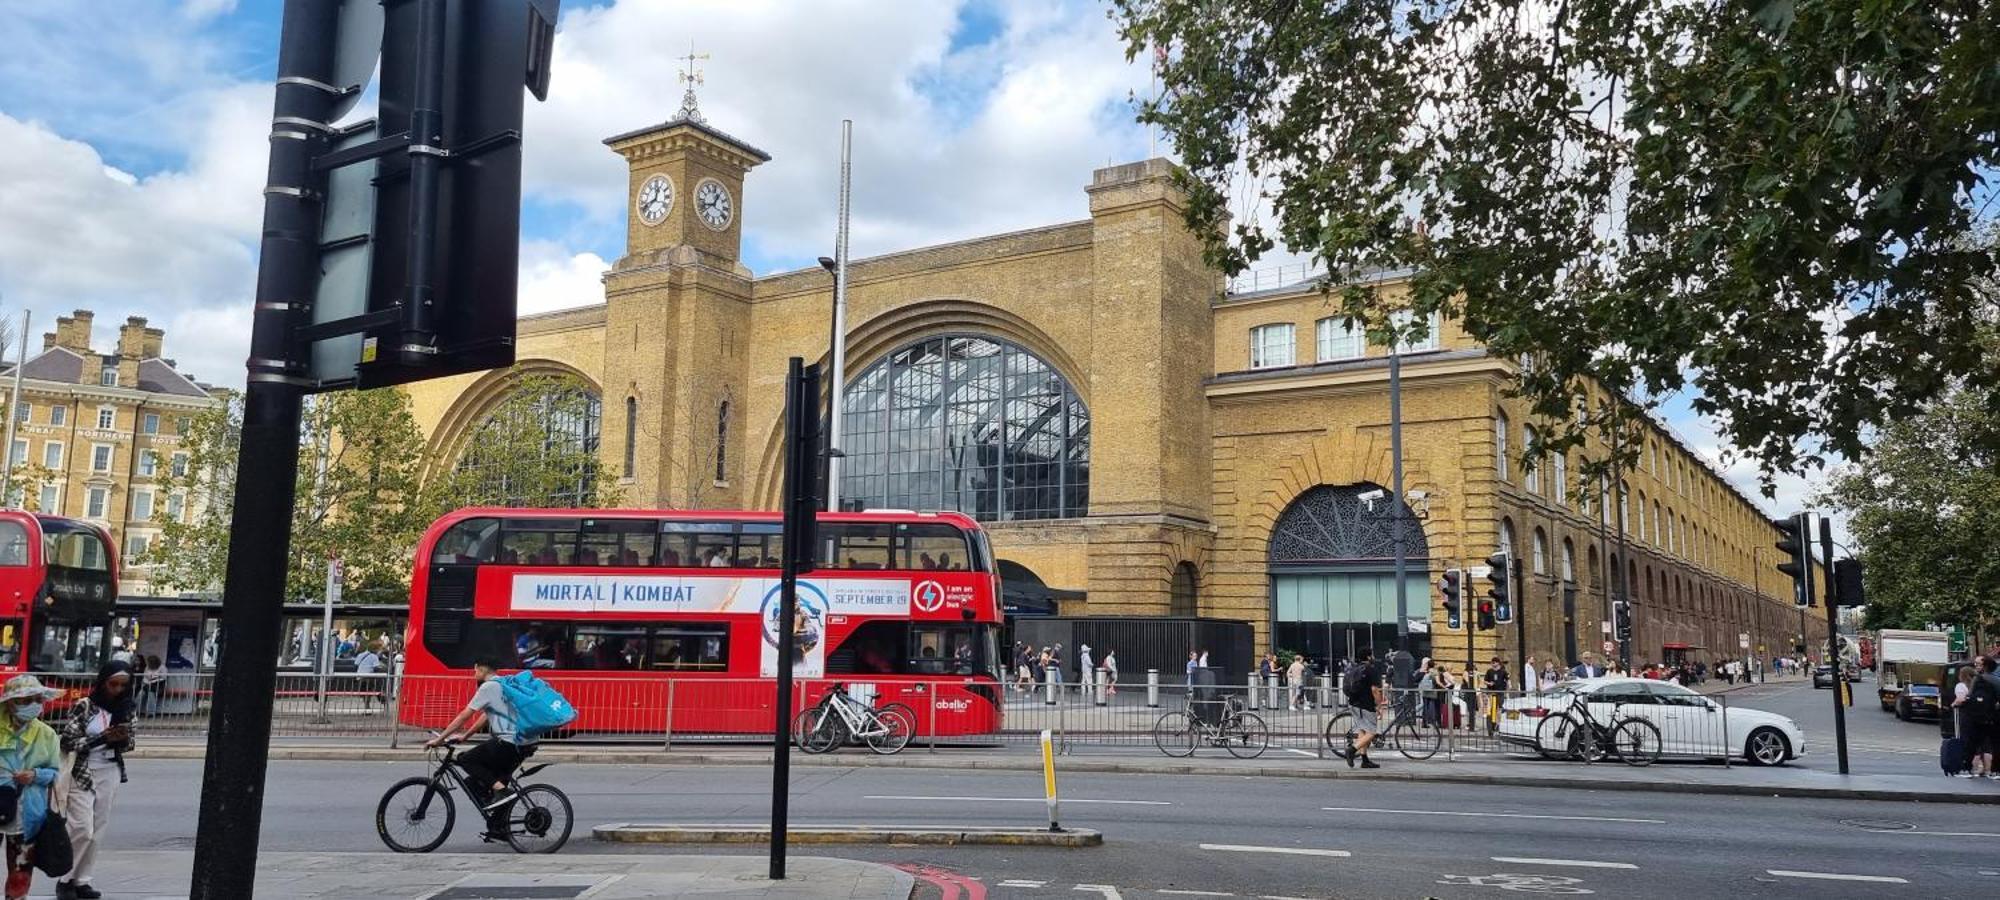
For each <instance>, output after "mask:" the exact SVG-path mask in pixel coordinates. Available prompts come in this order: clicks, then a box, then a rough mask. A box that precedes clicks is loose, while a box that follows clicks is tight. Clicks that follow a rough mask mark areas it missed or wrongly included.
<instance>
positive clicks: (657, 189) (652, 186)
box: [633, 175, 674, 225]
mask: <svg viewBox="0 0 2000 900" xmlns="http://www.w3.org/2000/svg"><path fill="white" fill-rule="evenodd" d="M633 206H634V208H635V209H637V210H638V212H639V221H641V222H644V223H646V224H648V225H658V224H660V223H661V222H665V221H666V220H667V211H668V210H671V209H673V208H674V183H673V181H671V180H670V179H668V178H667V176H665V175H655V176H653V177H651V178H648V179H646V183H645V184H642V185H639V197H638V200H637V202H635V203H634V204H633Z"/></svg>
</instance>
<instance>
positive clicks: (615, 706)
mask: <svg viewBox="0 0 2000 900" xmlns="http://www.w3.org/2000/svg"><path fill="white" fill-rule="evenodd" d="M40 677H41V678H42V679H43V681H44V682H45V683H47V684H50V685H51V686H54V687H60V688H63V689H64V690H65V691H67V692H71V693H81V692H87V691H88V690H89V688H90V679H89V678H88V677H85V676H78V675H75V674H55V675H43V676H40ZM550 680H551V681H552V682H553V683H554V684H555V685H556V687H557V688H558V689H559V690H561V691H562V692H563V694H564V695H565V696H566V697H568V698H569V699H570V701H571V702H572V703H574V704H575V705H576V706H577V710H578V720H577V722H576V724H575V726H574V728H573V729H571V730H570V731H569V732H566V733H564V734H558V735H554V736H551V737H550V740H552V741H569V742H576V743H597V742H612V743H626V744H642V745H649V746H657V747H672V746H675V745H679V744H688V743H699V742H709V743H723V742H729V743H739V744H752V743H760V742H762V741H764V740H766V739H767V736H768V735H769V734H770V733H771V730H772V727H773V726H774V725H775V724H776V722H775V710H776V702H775V701H776V692H775V690H774V683H773V682H772V681H771V680H769V679H746V678H727V677H709V676H698V677H680V678H676V679H674V680H672V681H668V680H663V679H649V678H629V677H628V678H611V677H588V676H571V675H555V676H552V677H551V679H550ZM836 681H838V682H839V683H843V684H845V685H847V687H848V689H849V690H850V692H851V693H854V694H855V695H857V696H860V697H862V698H864V699H868V700H870V701H871V702H874V703H877V704H888V703H900V704H902V705H904V706H906V707H908V708H909V710H910V711H911V713H912V714H913V716H914V718H915V719H916V721H917V730H916V735H915V737H914V739H913V741H912V746H913V747H916V748H920V749H921V748H939V747H976V746H986V747H992V746H996V745H1009V744H1021V745H1027V744H1032V743H1035V742H1036V741H1037V739H1038V736H1039V734H1040V733H1041V731H1042V730H1043V729H1048V730H1049V731H1050V732H1052V733H1053V734H1054V735H1055V736H1056V739H1057V741H1058V743H1059V744H1060V745H1061V746H1063V747H1065V748H1068V749H1069V750H1070V751H1072V752H1074V751H1076V750H1078V749H1080V748H1089V747H1110V748H1133V749H1136V748H1142V747H1152V746H1154V745H1155V744H1156V743H1157V740H1158V739H1157V738H1156V736H1155V733H1156V731H1157V730H1158V729H1159V726H1160V723H1161V719H1162V717H1163V716H1167V715H1168V714H1169V713H1182V712H1189V713H1195V714H1199V715H1202V716H1205V717H1206V716H1210V714H1211V712H1212V709H1218V708H1225V707H1227V708H1234V709H1236V710H1238V711H1239V714H1240V715H1241V716H1242V721H1246V722H1248V721H1254V722H1256V723H1259V724H1261V727H1262V730H1263V731H1264V733H1266V734H1267V735H1268V747H1269V748H1271V749H1272V750H1274V751H1279V753H1278V755H1279V756H1281V757H1283V758H1285V759H1292V760H1296V759H1301V758H1303V755H1311V756H1315V757H1323V756H1326V755H1328V753H1329V742H1328V740H1327V732H1328V728H1329V723H1331V722H1333V721H1334V720H1335V718H1336V717H1338V716H1340V715H1341V714H1342V713H1345V712H1348V711H1349V702H1348V699H1347V697H1346V696H1345V694H1344V692H1343V691H1342V690H1341V688H1340V686H1339V683H1338V682H1337V680H1336V679H1333V678H1329V677H1315V678H1311V679H1308V680H1307V681H1305V682H1304V683H1302V684H1298V685H1292V684H1287V683H1284V682H1282V681H1276V682H1273V681H1266V682H1263V683H1258V684H1252V683H1251V682H1250V681H1249V680H1248V679H1247V678H1246V679H1245V681H1244V683H1243V684H1240V685H1226V686H1215V687H1202V688H1191V687H1190V686H1189V685H1188V684H1187V683H1186V682H1185V681H1184V680H1175V681H1166V680H1163V679H1160V678H1158V677H1149V678H1148V679H1147V680H1145V681H1120V682H1111V681H1109V680H1104V681H1098V680H1093V681H1092V682H1091V683H1088V684H1081V683H1075V682H1071V683H1061V682H1045V683H1041V684H1037V685H1035V686H1033V687H1032V688H1028V689H1022V688H1019V687H1016V686H1014V685H1011V684H1001V685H979V686H976V687H968V686H967V685H966V684H965V682H964V680H963V679H944V680H938V681H902V680H896V681H883V680H873V681H871V680H870V679H869V678H868V676H860V675H856V676H846V677H842V678H840V679H837V680H827V679H813V680H800V681H799V682H798V683H797V685H796V686H795V687H794V691H795V694H794V696H793V704H792V705H793V709H795V710H802V709H805V708H807V707H809V706H811V705H812V704H815V703H817V702H819V700H820V699H821V698H822V697H823V696H825V694H826V692H827V690H828V688H829V687H830V686H831V685H832V684H834V683H836ZM474 687H475V685H474V684H473V682H472V679H471V678H469V677H466V676H464V675H453V676H391V675H387V674H376V675H354V674H342V675H337V676H334V677H332V678H330V679H321V678H320V677H319V676H317V675H312V674H281V675H279V676H278V678H277V681H276V684H275V689H274V693H275V697H274V704H273V708H272V722H271V736H272V737H273V738H274V739H278V740H296V739H307V738H318V739H333V740H338V741H343V742H349V741H357V740H358V741H362V742H364V743H366V744H376V743H377V742H379V743H381V744H386V745H388V746H398V745H407V744H408V743H409V742H410V741H412V740H416V739H420V738H421V737H422V736H423V735H424V734H425V733H426V732H427V731H428V730H434V729H437V728H440V727H442V726H443V725H445V724H446V723H448V722H449V721H450V720H451V719H452V718H453V717H454V716H456V715H457V714H458V712H459V711H460V710H462V709H464V708H465V705H466V703H467V702H468V701H469V700H470V699H471V696H472V692H473V689H474ZM1643 687H1645V688H1647V689H1645V690H1624V691H1622V692H1619V693H1616V694H1599V695H1595V696H1593V697H1592V698H1591V699H1590V701H1589V702H1588V703H1586V704H1583V707H1582V708H1579V705H1578V701H1577V695H1576V694H1574V693H1573V692H1571V691H1569V690H1566V689H1560V688H1559V689H1557V690H1555V691H1546V692H1543V691H1531V692H1520V691H1507V692H1492V691H1484V690H1479V689H1476V688H1458V689H1454V690H1442V689H1432V690H1419V689H1410V690H1398V691H1390V692H1389V697H1390V699H1389V707H1388V708H1386V709H1385V710H1383V711H1381V713H1380V714H1379V720H1380V723H1381V725H1382V727H1384V728H1390V727H1394V726H1397V725H1400V724H1401V723H1403V722H1407V723H1409V724H1410V726H1411V727H1414V728H1418V729H1422V730H1424V731H1425V732H1429V731H1431V730H1435V731H1436V733H1437V738H1436V740H1437V741H1438V745H1439V748H1440V750H1439V752H1438V753H1437V754H1436V758H1438V759H1442V760H1452V759H1465V758H1473V759H1477V758H1493V757H1495V756H1499V755H1509V754H1511V755H1539V756H1543V757H1547V758H1551V759H1561V758H1569V757H1571V756H1573V755H1574V754H1572V753H1571V752H1570V750H1571V748H1570V746H1569V745H1570V743H1572V742H1575V741H1576V740H1577V738H1576V737H1575V735H1576V733H1577V730H1578V729H1580V728H1582V727H1583V726H1582V724H1581V722H1582V720H1581V713H1582V712H1583V709H1587V710H1588V712H1589V715H1590V719H1591V721H1592V722H1593V723H1594V727H1596V728H1597V729H1598V732H1597V733H1598V734H1599V736H1600V738H1606V739H1608V738H1609V736H1610V735H1611V733H1612V732H1613V731H1615V726H1616V724H1617V723H1618V722H1620V721H1622V720H1624V719H1627V718H1632V719H1639V720H1641V721H1642V722H1644V723H1645V725H1641V726H1634V728H1635V729H1637V730H1638V731H1639V732H1640V733H1641V734H1642V744H1645V742H1646V741H1651V740H1657V743H1658V747H1659V752H1660V755H1661V757H1662V758H1666V759H1677V758H1688V757H1706V758H1716V757H1721V758H1724V759H1727V758H1729V757H1732V756H1733V757H1741V756H1742V755H1743V754H1744V753H1745V751H1746V746H1745V735H1744V734H1741V733H1737V732H1741V731H1742V730H1743V729H1741V728H1739V729H1738V730H1737V732H1732V731H1731V730H1730V722H1729V701H1728V697H1727V696H1726V695H1723V696H1718V695H1702V694H1698V693H1695V692H1692V691H1685V690H1683V689H1680V688H1677V687H1673V686H1666V687H1659V688H1654V687H1653V684H1651V683H1649V684H1647V685H1645V686H1643ZM212 689H213V676H211V675H206V674H204V675H193V674H175V675H171V676H169V677H168V678H167V679H166V681H165V682H163V683H160V684H159V685H158V686H157V690H152V689H148V690H146V691H143V692H142V694H141V697H140V701H141V709H140V725H139V735H140V740H141V741H142V742H143V741H146V740H149V739H152V738H169V739H172V738H194V737H200V736H202V735H205V734H206V733H207V730H208V716H209V710H210V693H211V691H212ZM63 703H64V701H62V700H58V701H56V703H55V704H54V706H55V708H54V709H52V710H51V712H50V713H49V715H50V717H52V718H53V717H58V716H60V715H61V708H62V705H63ZM1204 704H1219V705H1220V706H1217V707H1213V708H1211V707H1206V706H1204ZM996 708H997V713H998V714H997V716H996V715H995V714H994V711H995V710H996ZM1252 717H1254V719H1253V718H1252ZM1341 721H1343V722H1345V721H1346V720H1345V719H1342V720H1341ZM1563 723H1568V724H1563ZM1739 724H1740V723H1739ZM1646 726H1650V729H1651V730H1650V731H1649V730H1648V729H1647V727H1646ZM1653 731H1656V732H1657V738H1656V739H1654V738H1648V737H1644V735H1646V734H1650V733H1651V732H1653ZM1337 737H1338V736H1336V738H1337ZM1607 742H1608V741H1607ZM1334 743H1335V744H1336V745H1337V744H1338V741H1337V740H1336V741H1335V742H1334ZM1645 746H1650V744H1645ZM1642 749H1643V748H1642ZM1291 751H1302V752H1291Z"/></svg>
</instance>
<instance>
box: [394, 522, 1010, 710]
mask: <svg viewBox="0 0 2000 900" xmlns="http://www.w3.org/2000/svg"><path fill="white" fill-rule="evenodd" d="M780 531H781V520H780V517H779V516H778V515H777V514H776V513H761V512H702V511H645V510H547V509H486V508H477V509H463V510H459V511H457V512H454V513H452V514H450V515H448V516H445V517H444V518H442V519H439V520H438V521H437V522H436V523H435V524H433V525H432V526H431V528H430V530H429V531H428V532H426V533H425V535H424V539H423V541H422V542H421V543H420V544H419V545H418V547H417V568H416V573H415V577H414V579H413V580H412V582H411V596H410V619H409V630H408V632H407V636H406V642H405V643H406V661H405V667H404V682H403V686H402V690H401V693H400V695H399V696H400V700H399V713H398V714H399V716H400V718H401V720H402V721H403V722H404V723H406V724H410V725H417V726H421V727H433V728H434V727H437V726H440V725H443V724H444V723H445V722H447V721H449V720H450V717H451V716H452V715H454V714H456V712H457V711H458V704H460V703H462V702H463V700H464V698H465V697H466V696H468V695H469V693H470V691H471V686H470V684H469V683H466V682H465V681H464V679H462V678H460V679H450V680H445V679H438V678H426V677H425V676H442V675H447V674H454V675H462V674H464V673H466V672H467V671H469V670H470V668H471V666H472V663H473V662H474V661H475V660H476V659H478V658H480V657H491V658H495V659H497V660H499V661H500V662H501V665H502V666H503V667H505V666H509V665H511V666H512V667H515V668H523V669H533V670H535V671H536V673H537V674H539V675H541V676H543V677H544V678H546V679H547V680H548V681H550V682H551V683H553V684H555V685H556V686H557V688H558V689H559V690H561V691H562V692H563V694H564V695H565V696H566V697H568V698H569V699H570V701H571V702H572V703H574V704H575V705H576V707H577V721H576V723H575V724H574V725H573V726H572V727H573V729H574V730H575V731H576V732H579V733H586V734H587V733H598V734H621V733H625V734H630V733H637V734H660V733H665V734H680V735H687V734H717V735H731V734H743V735H749V734H759V733H763V734H768V733H769V732H770V731H771V729H772V726H773V724H774V722H773V718H772V715H773V714H772V710H773V708H774V706H775V700H776V690H775V684H776V682H775V678H776V673H777V665H778V658H777V654H778V636H779V630H778V629H780V628H781V627H785V623H782V622H780V621H779V618H780V612H779V602H778V584H779V571H778V558H779V547H780V544H781V534H780ZM818 556H819V560H820V566H819V568H818V569H816V570H815V571H813V572H812V573H810V574H808V575H806V576H803V577H801V578H800V579H799V592H798V596H799V610H798V616H797V618H796V620H795V621H794V622H792V623H790V626H789V627H791V628H792V629H793V633H794V636H795V638H796V645H797V649H796V650H795V657H794V661H793V673H794V675H795V677H796V678H798V679H799V680H800V682H801V683H802V684H803V685H804V687H803V689H802V695H801V697H800V698H799V699H800V700H801V701H802V702H804V703H813V702H816V701H817V700H818V698H819V695H820V693H821V692H823V691H824V690H825V688H826V686H827V685H829V684H831V683H834V682H845V683H848V684H850V685H871V686H873V689H874V691H875V693H876V694H877V695H878V696H879V697H880V698H881V700H882V701H884V702H887V701H900V702H903V703H906V704H908V705H909V706H910V707H911V708H912V709H915V710H917V711H918V716H917V718H918V719H919V720H921V721H919V722H918V725H917V731H918V734H937V735H978V734H991V733H994V732H997V731H998V730H999V728H1000V717H1001V700H1000V691H1001V687H1000V680H1001V679H1000V667H1001V665H1002V662H1003V661H1002V660H1001V658H1000V656H999V650H998V647H997V646H996V639H997V633H998V630H999V628H1000V609H999V599H998V598H999V593H1000V591H999V578H998V575H997V574H996V572H995V569H994V565H993V559H992V552H991V550H990V549H989V547H988V545H987V541H986V535H985V532H983V531H981V530H980V528H979V525H978V524H977V523H976V522H974V521H973V520H972V519H970V518H968V517H966V516H963V515H959V514H957V513H918V512H905V511H893V512H863V513H822V514H821V515H820V517H819V551H818ZM670 710H671V712H669V711H670Z"/></svg>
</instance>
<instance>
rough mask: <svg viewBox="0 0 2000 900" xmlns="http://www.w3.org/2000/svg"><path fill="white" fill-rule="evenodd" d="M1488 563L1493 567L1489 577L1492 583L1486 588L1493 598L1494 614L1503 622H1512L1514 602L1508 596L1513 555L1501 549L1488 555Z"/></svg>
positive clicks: (1511, 579)
mask: <svg viewBox="0 0 2000 900" xmlns="http://www.w3.org/2000/svg"><path fill="white" fill-rule="evenodd" d="M1486 564H1487V565H1488V566H1491V567H1492V568H1493V574H1492V575H1491V576H1490V578H1489V579H1488V580H1489V581H1490V582H1491V584H1490V585H1489V586H1488V587H1487V588H1486V596H1488V597H1492V598H1493V615H1494V617H1495V618H1498V619H1499V620H1500V621H1502V622H1512V621H1514V603H1513V601H1512V600H1510V599H1509V598H1508V596H1507V587H1508V585H1509V584H1511V583H1512V582H1513V574H1514V569H1513V555H1512V554H1510V553H1508V552H1507V551H1505V550H1501V551H1498V552H1496V553H1494V554H1493V555H1492V556H1489V557H1487V558H1486ZM1487 627H1489V628H1490V627H1492V626H1490V625H1489V626H1487Z"/></svg>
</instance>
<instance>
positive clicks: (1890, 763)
mask: <svg viewBox="0 0 2000 900" xmlns="http://www.w3.org/2000/svg"><path fill="white" fill-rule="evenodd" d="M1853 688H1854V705H1853V706H1850V707H1848V708H1847V716H1846V718H1847V746H1848V762H1849V769H1850V771H1853V772H1855V773H1859V774H1873V775H1925V774H1928V775H1938V776H1940V778H1942V773H1941V772H1939V771H1938V728H1937V722H1936V721H1934V720H1929V719H1920V720H1916V721H1911V722H1902V721H1898V720H1897V719H1896V717H1895V716H1894V715H1892V714H1890V713H1886V712H1883V711H1882V705H1881V704H1880V703H1879V702H1877V701H1876V699H1875V680H1874V678H1872V677H1870V678H1867V679H1864V680H1862V681H1858V682H1855V683H1854V685H1853ZM1728 698H1729V703H1730V705H1731V706H1748V707H1752V708H1755V709H1761V710H1764V711H1766V712H1774V713H1777V714H1779V715H1783V716H1790V717H1791V718H1792V720H1793V721H1795V722H1797V723H1799V727H1800V728H1803V729H1805V732H1806V739H1807V741H1808V742H1809V743H1808V745H1807V746H1808V747H1809V748H1810V750H1811V752H1810V754H1809V755H1808V756H1806V757H1805V758H1804V759H1802V760H1799V761H1798V763H1796V764H1797V765H1801V766H1804V767H1806V768H1809V769H1823V770H1826V771H1829V772H1831V771H1835V770H1836V769H1837V768H1838V760H1837V757H1836V755H1835V753H1834V744H1833V733H1834V732H1833V691H1832V690H1830V689H1827V688H1818V689H1815V688H1814V687H1813V686H1812V683H1811V682H1805V681H1787V682H1784V683H1782V684H1779V683H1772V684H1765V685H1758V686H1756V687H1751V688H1744V689H1742V690H1737V691H1731V692H1730V693H1729V694H1728ZM1940 783H1944V782H1940Z"/></svg>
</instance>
